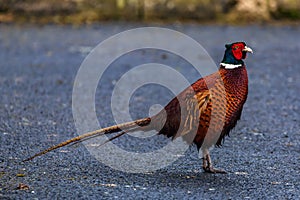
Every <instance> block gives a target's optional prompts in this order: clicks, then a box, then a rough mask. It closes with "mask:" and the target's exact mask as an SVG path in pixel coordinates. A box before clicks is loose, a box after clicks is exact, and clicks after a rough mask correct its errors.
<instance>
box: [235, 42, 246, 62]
mask: <svg viewBox="0 0 300 200" xmlns="http://www.w3.org/2000/svg"><path fill="white" fill-rule="evenodd" d="M244 48H245V45H244V44H243V43H236V44H233V45H232V54H233V56H234V58H235V59H237V60H241V59H245V58H246V53H244V52H243V49H244Z"/></svg>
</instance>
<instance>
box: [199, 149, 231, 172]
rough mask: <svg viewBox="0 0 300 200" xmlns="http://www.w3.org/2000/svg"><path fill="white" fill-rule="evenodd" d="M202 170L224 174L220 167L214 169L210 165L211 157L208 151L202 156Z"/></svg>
mask: <svg viewBox="0 0 300 200" xmlns="http://www.w3.org/2000/svg"><path fill="white" fill-rule="evenodd" d="M202 168H203V170H204V171H205V172H207V173H213V174H216V173H218V174H226V171H224V170H221V169H215V168H214V167H213V166H212V162H211V158H210V155H209V153H207V154H206V155H205V156H204V157H203V166H202Z"/></svg>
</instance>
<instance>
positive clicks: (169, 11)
mask: <svg viewBox="0 0 300 200" xmlns="http://www.w3.org/2000/svg"><path fill="white" fill-rule="evenodd" d="M299 19H300V0H248V1H245V0H151V1H150V0H51V1H49V0H38V1H37V0H0V22H36V23H49V22H51V23H71V24H88V23H93V22H97V21H105V20H131V21H156V20H157V21H168V20H170V21H174V20H177V21H185V20H187V21H189V20H191V21H197V22H217V23H233V24H234V23H249V22H269V21H275V22H276V21H285V22H287V21H298V20H299Z"/></svg>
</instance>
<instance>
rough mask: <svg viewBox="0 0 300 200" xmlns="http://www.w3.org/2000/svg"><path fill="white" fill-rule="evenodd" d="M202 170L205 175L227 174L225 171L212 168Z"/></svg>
mask: <svg viewBox="0 0 300 200" xmlns="http://www.w3.org/2000/svg"><path fill="white" fill-rule="evenodd" d="M203 170H204V171H205V172H207V173H212V174H217V173H218V174H227V172H226V171H225V170H221V169H215V168H213V167H205V168H204V167H203Z"/></svg>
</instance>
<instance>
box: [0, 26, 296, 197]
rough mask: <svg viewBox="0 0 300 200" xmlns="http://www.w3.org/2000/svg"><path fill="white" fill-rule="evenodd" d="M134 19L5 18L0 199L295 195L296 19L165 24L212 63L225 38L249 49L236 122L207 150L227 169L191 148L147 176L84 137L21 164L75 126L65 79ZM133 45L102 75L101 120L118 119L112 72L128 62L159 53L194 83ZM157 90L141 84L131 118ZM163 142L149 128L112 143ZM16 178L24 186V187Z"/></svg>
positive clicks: (145, 145) (162, 96) (158, 97)
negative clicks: (101, 153)
mask: <svg viewBox="0 0 300 200" xmlns="http://www.w3.org/2000/svg"><path fill="white" fill-rule="evenodd" d="M140 26H144V25H143V24H123V23H104V24H98V25H91V26H81V27H72V26H56V25H46V26H34V25H4V24H1V25H0V60H1V62H0V85H1V87H0V94H1V96H0V144H1V147H0V199H62V198H66V199H299V196H300V191H299V190H300V165H299V164H300V162H299V161H300V123H299V120H300V114H299V112H300V103H299V102H300V95H299V91H300V65H299V63H300V39H299V35H300V27H298V26H296V27H289V26H266V25H265V26H237V27H229V26H214V25H193V24H177V25H169V26H166V27H169V28H173V29H175V30H179V31H182V32H184V33H186V34H188V35H189V36H191V37H193V38H194V39H196V40H197V41H198V42H199V43H200V44H202V45H203V46H204V47H205V49H206V50H207V51H208V52H209V54H210V55H211V56H212V58H213V59H214V60H215V62H217V63H219V62H220V60H221V59H222V56H223V51H224V44H225V43H228V42H232V41H239V40H243V41H245V42H246V43H247V45H249V46H250V47H252V48H253V49H254V51H255V53H254V54H253V55H249V56H248V58H247V60H246V64H247V66H248V73H249V96H248V101H247V102H246V104H245V107H244V111H243V116H242V119H241V120H240V122H239V123H238V125H237V127H236V128H235V129H234V131H233V132H232V133H231V137H230V138H227V139H226V141H225V143H224V145H223V146H222V148H215V149H214V150H213V151H212V158H213V161H214V163H215V165H216V167H218V168H222V169H225V170H227V172H228V173H227V174H206V173H203V172H202V169H201V163H202V161H201V160H200V159H199V158H198V154H197V151H196V147H195V146H191V148H190V149H189V150H188V151H187V152H186V153H185V155H184V156H182V157H180V158H179V159H178V160H177V161H176V162H174V163H173V164H172V165H169V166H168V167H165V168H163V169H160V170H158V171H155V172H149V173H142V174H132V173H126V172H121V171H116V170H114V169H112V168H110V167H108V166H105V165H104V164H102V163H100V162H98V161H97V160H96V159H95V158H94V157H93V156H91V155H90V153H89V152H88V150H87V149H86V148H85V147H84V145H78V146H75V147H74V146H73V147H66V148H64V149H61V150H57V151H55V152H52V153H49V154H47V155H44V156H43V157H39V158H37V159H35V160H33V161H30V162H26V163H22V162H21V160H23V159H25V158H27V157H28V156H30V155H32V154H34V153H37V152H38V151H40V150H42V149H44V148H46V147H48V146H50V145H53V144H56V143H58V142H61V141H63V140H66V139H68V138H71V137H74V136H76V135H77V133H76V129H75V125H74V121H73V116H72V88H73V83H74V79H75V76H76V72H77V70H78V69H79V67H80V64H81V63H82V61H83V60H84V58H85V56H86V55H87V53H88V51H89V50H90V49H91V48H93V47H95V46H96V45H97V44H98V43H99V42H101V41H103V40H104V39H106V38H107V37H109V36H111V35H113V34H115V33H118V32H120V31H122V30H126V29H130V28H133V27H140ZM175 42H176V41H175ZM183 51H184V49H183ZM133 54H134V56H131V57H130V58H128V57H126V56H124V57H123V58H120V59H119V60H118V61H116V62H115V63H113V64H112V66H111V67H112V68H113V70H112V69H111V70H110V71H108V72H107V73H106V74H105V77H104V79H103V80H101V81H100V83H99V87H98V89H97V94H96V102H97V103H96V106H97V113H98V118H99V121H100V123H101V124H102V126H106V125H112V124H113V123H114V121H113V118H112V115H111V111H110V104H109V103H110V100H109V99H110V94H111V91H112V90H113V80H117V78H118V77H119V76H120V74H122V72H124V70H125V69H126V70H128V69H130V68H132V67H134V66H135V65H137V64H141V63H143V62H148V61H151V62H160V63H164V64H168V65H170V66H173V67H176V69H177V70H179V71H180V72H182V73H183V74H185V75H186V76H187V77H188V78H189V80H191V81H195V80H197V78H198V75H197V74H196V73H195V74H194V73H191V72H192V70H191V69H190V68H189V67H188V66H187V64H186V63H185V62H184V61H179V60H178V58H177V59H176V58H173V57H172V55H168V54H167V53H166V52H160V51H158V52H157V51H151V50H149V51H147V50H146V51H145V52H135V53H133ZM114 67H115V68H114ZM122 69H123V71H122ZM154 89H155V91H156V90H157V92H155V93H154V92H152V90H148V89H144V90H143V89H141V90H140V91H137V93H136V94H135V97H134V98H133V99H132V102H131V105H132V106H131V112H132V115H133V116H134V117H135V118H138V117H142V116H145V115H146V114H147V113H148V108H149V105H150V104H152V103H155V102H158V103H160V102H161V101H163V102H167V101H168V100H169V99H171V98H172V95H171V94H170V93H168V91H166V90H165V89H163V88H154ZM145 105H147V106H145ZM160 141H168V140H167V139H165V138H164V137H163V136H156V137H152V138H149V140H148V141H146V142H145V141H143V142H142V143H140V142H141V141H139V140H135V139H134V138H132V137H131V138H129V137H124V138H121V139H119V140H117V141H116V142H115V143H116V144H119V145H120V146H122V145H123V146H124V148H130V147H132V148H133V149H134V148H136V149H137V150H138V151H144V152H148V151H151V150H152V149H153V148H155V147H156V145H157V144H158V143H159V142H160ZM100 150H101V149H100ZM20 183H23V184H25V185H27V186H28V187H29V189H28V190H20V189H19V188H18V186H19V184H20Z"/></svg>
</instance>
